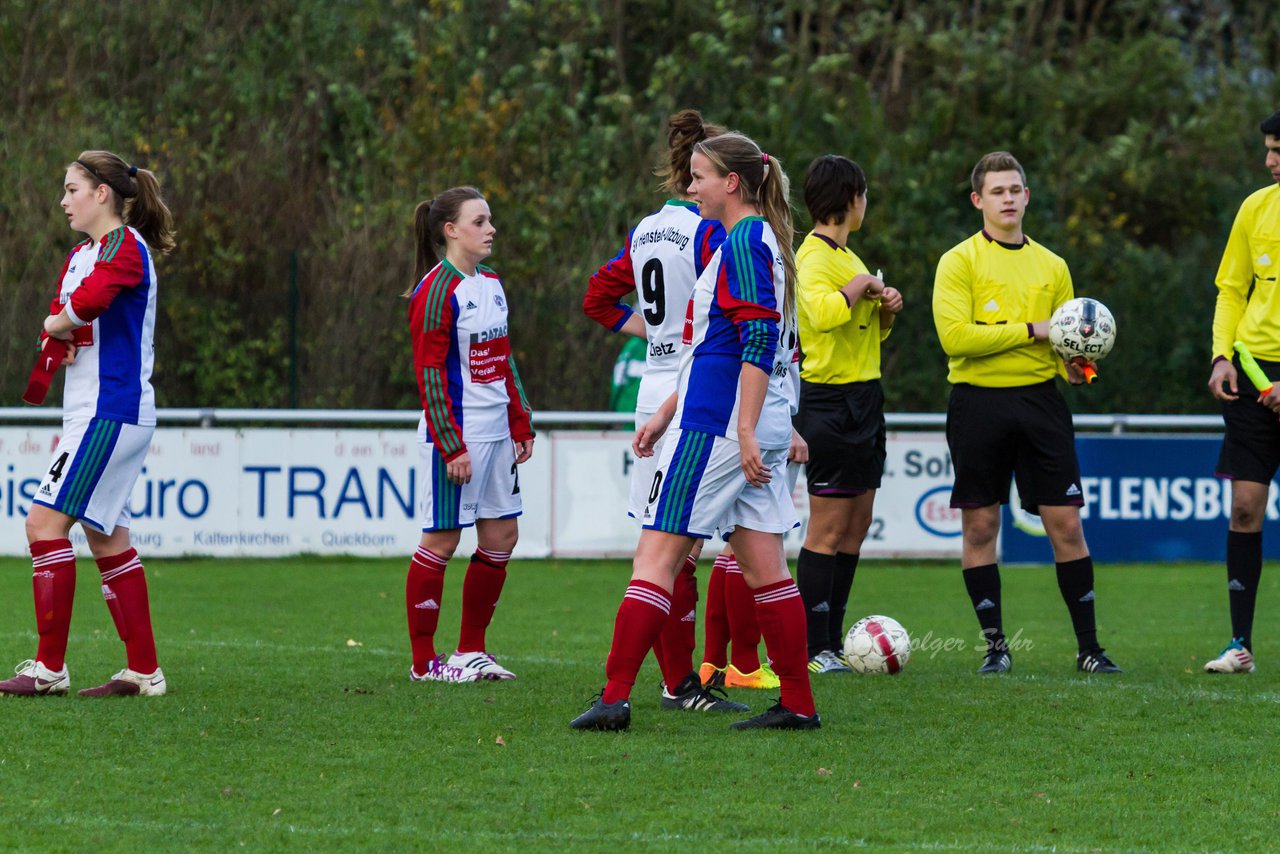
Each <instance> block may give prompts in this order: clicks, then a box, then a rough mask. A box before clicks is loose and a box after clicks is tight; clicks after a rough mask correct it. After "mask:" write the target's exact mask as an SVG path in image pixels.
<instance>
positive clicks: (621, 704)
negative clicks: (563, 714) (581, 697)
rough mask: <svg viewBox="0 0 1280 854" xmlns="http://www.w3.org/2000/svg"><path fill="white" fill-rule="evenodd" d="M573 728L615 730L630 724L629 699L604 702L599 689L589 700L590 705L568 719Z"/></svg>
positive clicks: (625, 727) (602, 693)
mask: <svg viewBox="0 0 1280 854" xmlns="http://www.w3.org/2000/svg"><path fill="white" fill-rule="evenodd" d="M569 726H570V727H572V728H573V729H594V730H600V731H602V732H617V731H620V730H624V729H627V728H628V727H630V726H631V701H630V700H619V701H618V702H616V703H606V702H605V701H604V692H603V691H601V692H600V693H599V694H597V695H596V697H595V699H594V700H592V701H591V707H590V708H589V709H587V710H586V711H585V712H583V713H582V714H580V715H578V716H577V717H576V718H574V719H573V720H571V721H569Z"/></svg>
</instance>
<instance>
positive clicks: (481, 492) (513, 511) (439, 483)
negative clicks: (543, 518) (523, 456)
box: [418, 439, 524, 531]
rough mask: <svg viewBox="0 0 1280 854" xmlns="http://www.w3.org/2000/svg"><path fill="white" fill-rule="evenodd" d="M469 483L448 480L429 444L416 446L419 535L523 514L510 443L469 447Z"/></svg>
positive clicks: (500, 442) (443, 467) (439, 457)
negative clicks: (419, 461)
mask: <svg viewBox="0 0 1280 854" xmlns="http://www.w3.org/2000/svg"><path fill="white" fill-rule="evenodd" d="M467 453H469V454H470V455H471V481H470V482H469V483H464V484H461V485H460V484H456V483H454V482H453V481H451V480H449V475H448V470H447V464H446V463H445V461H444V457H442V456H440V454H438V453H437V452H436V446H435V445H434V444H432V443H431V442H425V441H419V442H418V458H419V459H420V460H421V462H422V465H421V466H419V467H418V496H419V497H418V515H419V517H420V518H421V519H422V530H423V531H448V530H453V529H455V528H469V527H471V526H472V525H474V524H475V522H476V520H477V519H512V518H514V517H516V516H519V515H520V513H521V512H522V511H523V510H524V505H523V504H521V502H520V476H519V474H518V473H517V466H516V449H515V445H514V443H512V441H511V440H510V439H500V440H498V441H497V442H468V443H467Z"/></svg>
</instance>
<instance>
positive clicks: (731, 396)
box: [570, 133, 821, 730]
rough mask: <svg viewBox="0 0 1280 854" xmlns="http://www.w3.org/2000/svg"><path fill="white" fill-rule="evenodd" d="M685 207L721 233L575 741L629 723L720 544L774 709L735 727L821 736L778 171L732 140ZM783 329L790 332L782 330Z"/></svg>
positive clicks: (700, 170) (643, 444) (712, 148)
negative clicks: (749, 596) (794, 535)
mask: <svg viewBox="0 0 1280 854" xmlns="http://www.w3.org/2000/svg"><path fill="white" fill-rule="evenodd" d="M690 165H691V172H692V176H693V177H692V181H691V183H690V185H689V195H690V196H691V197H692V198H693V199H694V200H695V201H696V202H697V203H698V206H699V211H700V214H701V215H702V216H703V217H705V218H707V219H716V220H719V221H720V222H721V223H722V224H723V226H724V228H725V231H726V233H727V235H728V236H727V238H726V240H725V242H724V244H723V245H722V246H721V247H720V251H719V252H718V253H717V254H716V255H715V257H714V258H713V259H712V261H711V263H710V264H709V265H708V266H707V269H706V270H705V271H704V272H703V274H702V275H701V276H700V277H699V278H698V282H697V284H696V285H695V286H694V291H693V299H692V300H691V305H692V313H691V317H690V320H689V322H688V323H687V324H686V332H685V340H686V341H687V344H688V346H686V347H685V348H684V350H683V352H682V354H681V359H680V378H679V385H678V391H677V394H676V395H675V396H673V397H672V398H669V399H668V400H667V401H665V402H664V403H663V405H662V407H661V409H660V410H659V412H658V414H657V415H656V416H654V418H653V419H652V420H651V421H650V422H649V423H648V424H646V425H645V426H644V427H643V428H641V430H640V431H639V432H638V433H637V435H636V441H635V444H634V449H635V451H636V454H637V455H638V456H647V455H649V454H652V453H653V448H654V445H655V443H656V441H657V439H658V437H659V436H660V435H662V434H663V432H664V431H665V430H666V428H667V426H668V425H671V433H670V435H668V436H666V438H665V439H664V441H663V442H662V449H661V453H660V454H659V455H658V469H657V472H656V474H655V475H654V480H653V484H652V486H651V488H650V492H649V500H648V502H647V504H646V506H645V510H644V517H643V519H644V523H645V525H644V528H645V530H644V532H643V533H642V534H641V536H640V542H639V544H638V545H637V547H636V556H635V561H634V564H633V566H634V571H633V574H632V579H631V584H630V586H628V588H627V592H626V595H625V596H624V598H623V600H622V605H621V607H619V609H618V617H617V621H616V623H615V624H614V634H613V645H612V649H611V650H610V653H609V659H608V662H607V663H606V666H605V673H606V676H607V677H608V682H607V684H606V685H605V687H604V690H603V691H602V692H601V694H600V697H599V698H598V699H596V700H595V701H594V702H593V703H592V704H591V707H590V708H589V709H587V711H585V712H583V713H582V714H581V715H579V716H578V717H577V718H575V719H574V720H573V721H572V723H571V724H570V725H571V726H572V727H574V728H575V729H600V730H619V729H626V728H627V727H628V726H630V723H631V705H630V702H629V699H628V698H629V696H630V693H631V688H632V686H633V685H634V684H635V678H636V673H637V672H638V671H639V669H640V663H641V662H642V661H643V660H644V656H645V653H646V652H647V651H648V650H649V648H650V647H652V646H653V642H654V640H655V639H656V638H657V637H658V635H659V633H660V632H661V631H662V627H663V625H664V624H665V623H666V620H667V615H668V614H669V613H670V610H671V590H672V586H673V583H674V579H675V577H676V575H677V574H678V573H679V571H680V568H681V566H682V565H683V563H684V560H685V558H686V556H687V555H688V554H689V551H690V549H691V548H692V547H693V544H694V541H695V540H697V539H699V538H701V539H706V538H708V537H710V536H711V534H712V532H713V531H715V530H716V529H717V528H718V529H720V530H721V531H722V532H725V533H726V534H727V537H728V540H729V543H730V544H731V545H732V546H733V550H734V553H735V554H736V555H737V558H738V561H739V563H740V565H741V567H742V572H743V576H744V577H745V579H746V582H747V585H748V586H750V587H751V588H752V589H753V590H754V592H755V602H756V614H757V617H758V619H759V621H760V628H761V632H762V634H763V635H764V639H765V644H766V646H767V648H768V651H769V655H770V657H771V658H772V660H773V667H774V669H775V670H776V671H777V674H778V677H779V679H780V681H781V683H782V684H781V689H782V698H781V700H780V701H779V703H778V704H777V705H775V706H773V707H772V708H771V709H769V710H768V711H766V712H764V713H763V714H761V715H757V716H756V717H753V718H749V719H747V720H743V721H738V722H736V723H734V724H733V726H734V727H735V728H774V729H816V728H817V727H819V726H820V725H821V721H820V719H819V717H818V714H817V712H816V711H815V709H814V705H813V694H812V692H811V691H810V687H809V671H808V669H807V668H806V666H805V665H806V660H807V659H806V656H805V650H804V607H803V605H801V602H800V594H799V593H798V592H797V590H796V586H795V583H794V582H793V581H792V580H791V575H790V573H789V572H788V569H787V562H786V559H785V557H784V554H783V547H782V535H783V534H784V533H785V532H786V531H788V530H790V529H791V528H793V527H795V526H796V525H797V524H798V521H797V519H796V514H795V508H794V507H793V506H792V503H791V496H790V494H789V493H788V491H787V489H786V478H785V477H783V476H782V474H783V467H784V466H785V465H786V456H787V452H788V449H789V447H790V445H791V436H792V428H791V407H790V404H789V403H788V400H787V390H786V384H787V383H788V382H789V380H788V374H789V369H790V366H791V361H792V356H793V346H792V344H793V342H792V340H791V338H792V333H793V331H794V320H791V319H792V318H794V311H795V309H794V286H795V263H794V259H793V257H792V254H791V248H790V247H791V237H792V227H791V210H790V208H789V206H788V203H787V190H788V187H787V178H786V174H785V173H784V172H783V170H782V164H781V163H779V162H777V161H776V160H774V159H772V158H770V157H769V155H768V154H767V153H764V152H762V151H761V150H760V148H759V146H757V145H756V144H755V143H754V142H752V141H751V140H750V139H748V138H747V137H745V136H743V135H741V134H738V133H727V134H722V135H720V136H715V137H711V138H708V139H705V140H703V141H702V142H699V143H698V144H697V145H695V146H694V149H693V156H692V158H691V163H690ZM788 321H790V322H788Z"/></svg>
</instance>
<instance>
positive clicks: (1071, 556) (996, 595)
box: [933, 151, 1120, 673]
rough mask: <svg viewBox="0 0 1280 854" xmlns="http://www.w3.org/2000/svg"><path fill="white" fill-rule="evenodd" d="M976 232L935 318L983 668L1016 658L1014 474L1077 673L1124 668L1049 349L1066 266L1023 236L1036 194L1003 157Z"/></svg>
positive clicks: (1072, 376) (992, 169) (946, 274)
mask: <svg viewBox="0 0 1280 854" xmlns="http://www.w3.org/2000/svg"><path fill="white" fill-rule="evenodd" d="M970 177H971V182H972V186H973V192H972V194H971V195H970V197H969V198H970V199H971V200H972V202H973V206H974V207H975V208H977V209H978V210H979V211H981V212H982V231H980V232H978V233H977V234H975V235H973V236H972V237H970V238H969V239H968V240H965V241H964V242H963V243H961V244H959V245H958V246H955V247H953V248H952V249H950V250H948V251H947V253H946V254H945V255H943V256H942V259H941V260H940V261H939V262H938V273H937V278H936V280H935V282H934V287H933V320H934V324H935V325H936V326H937V329H938V338H939V340H940V341H941V342H942V349H943V350H944V351H945V352H946V354H947V357H948V361H947V365H948V368H949V373H948V375H947V379H949V380H950V381H951V383H952V389H951V399H950V401H949V402H948V404H947V444H948V446H949V447H950V449H951V460H952V463H953V465H954V467H955V484H954V486H953V487H952V489H951V506H952V507H958V508H960V511H961V516H960V518H961V523H960V525H961V530H962V532H963V542H962V549H963V552H962V554H963V557H962V561H963V566H964V582H965V587H966V589H967V590H968V592H969V598H970V599H971V600H972V602H973V609H974V612H975V613H976V614H977V616H978V622H979V624H980V625H981V626H982V634H983V637H984V638H985V639H986V642H987V652H986V658H985V660H984V661H983V663H982V667H981V668H979V669H978V672H979V673H1007V672H1008V671H1010V670H1011V669H1012V668H1013V659H1012V657H1011V656H1010V654H1009V649H1008V645H1007V643H1006V641H1005V635H1004V624H1003V621H1002V619H1001V603H1000V570H999V567H998V566H997V565H996V539H997V537H998V535H999V533H1000V505H1001V504H1004V503H1006V502H1008V500H1009V482H1010V479H1011V478H1016V479H1017V484H1018V495H1019V497H1020V498H1021V500H1022V505H1023V507H1025V508H1026V509H1027V510H1028V511H1030V512H1032V513H1038V514H1039V515H1040V518H1041V519H1042V520H1043V522H1044V527H1045V531H1046V532H1047V533H1048V535H1049V541H1050V542H1051V543H1052V544H1053V554H1054V560H1055V562H1056V564H1057V574H1058V589H1059V590H1060V591H1061V593H1062V598H1063V600H1064V601H1065V602H1066V604H1067V610H1068V611H1070V613H1071V623H1072V626H1073V627H1074V628H1075V633H1076V642H1077V644H1078V646H1079V654H1078V655H1077V656H1076V668H1077V669H1079V670H1082V671H1087V672H1092V673H1119V672H1120V668H1119V667H1117V666H1116V665H1115V663H1114V662H1112V661H1111V659H1109V658H1108V657H1107V656H1106V655H1105V654H1104V653H1103V651H1102V648H1101V647H1100V646H1098V640H1097V636H1098V635H1097V625H1096V623H1095V620H1094V608H1093V599H1094V594H1093V560H1092V558H1090V557H1089V547H1088V545H1087V544H1086V543H1085V540H1084V529H1083V528H1082V526H1081V524H1080V507H1081V506H1082V505H1083V504H1084V497H1083V495H1082V493H1081V491H1080V467H1079V463H1078V462H1077V461H1076V449H1075V429H1074V427H1073V425H1072V422H1071V411H1070V410H1069V409H1068V408H1067V403H1066V401H1065V400H1064V399H1063V397H1062V394H1061V393H1060V392H1059V391H1058V388H1057V385H1056V384H1055V380H1056V378H1057V377H1059V376H1064V375H1065V376H1066V377H1067V378H1068V380H1069V381H1070V382H1072V383H1081V382H1083V381H1084V376H1083V374H1082V372H1081V369H1080V368H1079V367H1077V366H1075V365H1064V364H1063V362H1062V360H1061V359H1060V358H1059V357H1058V355H1057V354H1056V353H1055V352H1054V351H1053V349H1052V348H1051V347H1050V346H1049V342H1048V337H1049V316H1050V315H1051V314H1052V313H1053V310H1054V309H1055V308H1057V307H1058V306H1060V305H1062V304H1063V303H1064V302H1066V301H1067V300H1069V299H1071V297H1072V287H1071V273H1070V272H1069V271H1068V270H1067V264H1066V262H1065V261H1063V260H1062V259H1061V258H1059V257H1058V256H1057V255H1055V254H1054V253H1052V252H1050V251H1049V250H1048V249H1046V248H1045V247H1043V246H1041V245H1040V244H1038V243H1035V242H1033V241H1031V240H1030V239H1028V238H1027V236H1026V235H1025V234H1023V233H1022V218H1023V216H1024V215H1025V213H1026V210H1027V202H1028V201H1029V200H1030V198H1031V191H1030V190H1029V189H1028V188H1027V177H1026V172H1024V171H1023V169H1022V166H1021V164H1019V163H1018V161H1017V160H1016V159H1015V158H1014V157H1013V155H1012V154H1010V153H1008V152H1007V151H996V152H993V153H991V154H988V155H986V156H985V157H983V158H982V159H981V160H979V161H978V164H977V165H976V166H975V167H974V168H973V174H972V175H971V176H970Z"/></svg>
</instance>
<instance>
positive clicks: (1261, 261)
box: [1258, 252, 1271, 267]
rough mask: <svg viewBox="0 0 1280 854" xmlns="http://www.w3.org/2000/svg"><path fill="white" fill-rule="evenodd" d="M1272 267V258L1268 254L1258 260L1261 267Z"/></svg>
mask: <svg viewBox="0 0 1280 854" xmlns="http://www.w3.org/2000/svg"><path fill="white" fill-rule="evenodd" d="M1270 265H1271V256H1270V255H1269V254H1267V253H1266V252H1263V253H1262V257H1261V258H1259V259H1258V266H1259V267H1268V266H1270Z"/></svg>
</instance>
